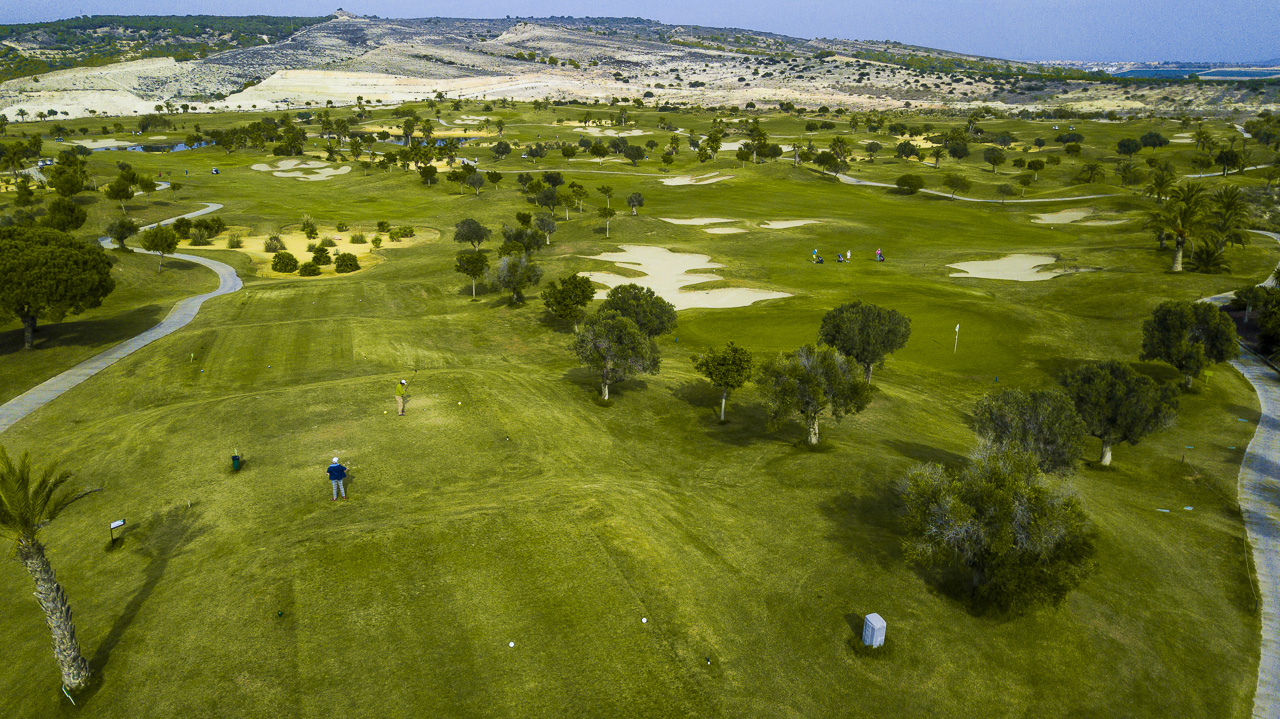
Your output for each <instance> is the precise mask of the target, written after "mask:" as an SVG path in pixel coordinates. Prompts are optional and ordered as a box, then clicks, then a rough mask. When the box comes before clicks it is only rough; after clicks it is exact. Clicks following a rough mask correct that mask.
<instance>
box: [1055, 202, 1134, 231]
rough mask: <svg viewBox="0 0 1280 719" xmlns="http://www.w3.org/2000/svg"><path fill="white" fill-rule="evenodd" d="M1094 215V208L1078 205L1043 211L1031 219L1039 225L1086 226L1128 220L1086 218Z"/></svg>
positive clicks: (1116, 223)
mask: <svg viewBox="0 0 1280 719" xmlns="http://www.w3.org/2000/svg"><path fill="white" fill-rule="evenodd" d="M1091 215H1093V210H1092V209H1091V208H1088V207H1076V208H1073V209H1070V210H1059V211H1057V212H1042V213H1040V214H1033V215H1032V216H1031V221H1032V222H1034V223H1036V224H1038V225H1071V224H1075V225H1084V226H1086V227H1105V226H1107V225H1123V224H1124V223H1126V222H1128V220H1085V218H1086V217H1089V216H1091Z"/></svg>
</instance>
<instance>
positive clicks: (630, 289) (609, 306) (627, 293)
mask: <svg viewBox="0 0 1280 719" xmlns="http://www.w3.org/2000/svg"><path fill="white" fill-rule="evenodd" d="M600 309H601V310H613V311H614V312H617V313H619V314H621V315H622V316H623V317H626V318H628V319H630V320H631V321H632V322H635V323H636V326H637V327H639V328H640V331H641V332H643V333H645V334H646V335H648V336H649V337H657V336H658V335H661V334H666V333H667V332H670V331H672V330H674V329H675V328H676V308H675V306H673V305H672V304H671V303H670V302H667V301H666V300H664V299H662V298H661V297H659V296H658V295H657V294H656V293H655V292H654V291H653V289H652V288H649V287H641V286H640V285H636V284H625V285H618V286H617V287H614V288H613V289H611V290H609V292H608V294H606V295H605V298H604V302H603V304H601V306H600Z"/></svg>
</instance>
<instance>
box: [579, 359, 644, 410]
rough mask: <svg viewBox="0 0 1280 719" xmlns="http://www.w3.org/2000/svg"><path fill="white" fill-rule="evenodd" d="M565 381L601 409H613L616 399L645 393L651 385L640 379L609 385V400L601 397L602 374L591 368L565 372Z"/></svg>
mask: <svg viewBox="0 0 1280 719" xmlns="http://www.w3.org/2000/svg"><path fill="white" fill-rule="evenodd" d="M563 377H564V379H565V380H567V381H568V382H569V383H570V384H572V385H574V386H576V387H578V388H579V389H580V390H581V391H582V393H583V394H584V395H589V396H592V397H593V398H594V399H595V403H596V405H597V406H600V407H612V406H613V402H614V400H616V399H621V398H623V397H626V396H627V395H628V394H630V393H631V392H643V391H645V390H647V389H649V383H648V382H646V381H645V380H643V379H641V378H639V377H633V378H631V379H629V380H627V381H625V382H617V383H614V384H611V385H609V399H607V400H605V399H602V398H601V397H600V373H599V372H597V371H595V370H594V369H591V368H590V367H572V368H570V369H567V370H565V372H564V375H563Z"/></svg>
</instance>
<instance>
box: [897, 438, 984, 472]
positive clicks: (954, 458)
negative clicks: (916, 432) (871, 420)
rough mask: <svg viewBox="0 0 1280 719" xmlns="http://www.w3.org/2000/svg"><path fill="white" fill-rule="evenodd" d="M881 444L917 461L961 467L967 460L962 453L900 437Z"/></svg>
mask: <svg viewBox="0 0 1280 719" xmlns="http://www.w3.org/2000/svg"><path fill="white" fill-rule="evenodd" d="M882 444H884V446H885V447H888V448H889V449H891V450H893V451H894V452H897V453H898V454H900V455H902V456H903V457H906V458H908V459H913V460H915V461H917V462H937V463H939V464H943V465H946V466H947V467H961V466H964V465H965V464H966V463H967V462H968V461H969V460H968V458H966V457H965V456H964V455H960V454H956V453H955V452H952V451H950V450H946V449H939V448H938V447H931V446H929V445H927V444H923V443H921V442H908V441H906V440H902V439H888V440H885V441H884V442H883V443H882Z"/></svg>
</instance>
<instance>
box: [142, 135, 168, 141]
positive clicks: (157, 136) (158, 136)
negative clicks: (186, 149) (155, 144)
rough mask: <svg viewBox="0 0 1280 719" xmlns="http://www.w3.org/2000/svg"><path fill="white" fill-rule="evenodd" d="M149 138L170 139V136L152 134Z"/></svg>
mask: <svg viewBox="0 0 1280 719" xmlns="http://www.w3.org/2000/svg"><path fill="white" fill-rule="evenodd" d="M147 139H148V140H168V139H169V136H168V135H152V136H151V137H148V138H147Z"/></svg>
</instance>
